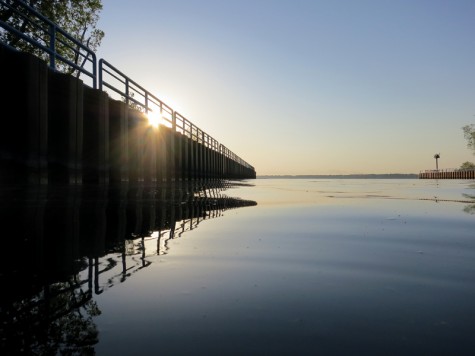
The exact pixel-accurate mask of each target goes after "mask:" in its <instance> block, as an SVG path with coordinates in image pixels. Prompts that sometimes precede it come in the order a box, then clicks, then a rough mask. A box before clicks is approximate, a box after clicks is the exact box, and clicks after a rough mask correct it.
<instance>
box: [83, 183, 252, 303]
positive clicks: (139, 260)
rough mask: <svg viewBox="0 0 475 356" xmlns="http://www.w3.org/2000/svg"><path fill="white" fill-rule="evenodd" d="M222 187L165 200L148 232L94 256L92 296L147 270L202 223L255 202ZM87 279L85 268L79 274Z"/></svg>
mask: <svg viewBox="0 0 475 356" xmlns="http://www.w3.org/2000/svg"><path fill="white" fill-rule="evenodd" d="M220 189H223V188H222V187H215V188H212V189H208V190H206V193H204V192H203V191H202V193H203V196H194V195H193V194H192V195H188V196H189V198H185V199H184V200H183V199H178V200H174V198H173V197H172V200H168V201H167V202H166V203H165V204H164V205H163V204H162V207H161V209H159V211H158V214H157V223H156V224H155V226H154V227H153V229H152V230H150V231H148V232H144V233H142V234H134V233H132V234H130V235H129V236H128V237H126V238H125V239H124V240H123V241H122V242H120V243H119V244H118V245H116V246H115V248H114V252H111V253H108V254H106V255H104V256H101V257H94V266H93V268H94V291H95V293H96V294H100V293H102V292H103V291H104V290H107V289H108V288H110V287H112V286H114V285H115V284H117V283H122V282H124V281H125V280H126V279H127V278H129V277H130V276H132V275H133V274H135V273H137V272H138V271H140V270H141V269H143V268H145V267H148V266H149V265H150V264H151V263H152V261H150V260H148V258H151V257H152V256H157V255H165V254H168V252H169V250H170V246H169V243H170V241H172V240H176V239H177V238H181V237H182V236H183V234H185V233H186V232H189V231H192V230H193V229H196V228H197V227H198V225H199V224H200V223H201V222H202V221H204V220H209V219H213V218H217V217H220V216H222V215H223V212H224V211H225V210H228V209H233V208H238V207H243V206H250V205H255V202H252V201H246V200H241V199H236V198H230V197H227V196H225V195H222V194H221V193H220ZM80 275H81V277H82V278H89V277H88V276H89V275H90V274H89V273H88V272H87V268H86V269H84V270H83V271H82V272H81V273H80Z"/></svg>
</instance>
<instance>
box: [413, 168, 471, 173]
mask: <svg viewBox="0 0 475 356" xmlns="http://www.w3.org/2000/svg"><path fill="white" fill-rule="evenodd" d="M472 171H475V168H443V169H424V170H421V171H420V173H438V172H439V173H440V172H441V173H450V172H472Z"/></svg>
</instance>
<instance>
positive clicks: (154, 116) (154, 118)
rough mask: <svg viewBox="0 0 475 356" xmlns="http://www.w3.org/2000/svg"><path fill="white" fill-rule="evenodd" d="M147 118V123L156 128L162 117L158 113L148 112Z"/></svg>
mask: <svg viewBox="0 0 475 356" xmlns="http://www.w3.org/2000/svg"><path fill="white" fill-rule="evenodd" d="M147 118H148V123H149V124H150V125H151V126H153V127H156V128H158V126H160V124H161V121H162V120H163V119H162V115H160V112H158V111H152V110H150V111H149V112H148V113H147Z"/></svg>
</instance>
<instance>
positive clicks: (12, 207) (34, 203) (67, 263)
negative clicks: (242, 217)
mask: <svg viewBox="0 0 475 356" xmlns="http://www.w3.org/2000/svg"><path fill="white" fill-rule="evenodd" d="M228 186H229V183H225V182H222V181H214V182H213V183H206V184H205V183H203V182H201V183H199V182H197V181H196V182H193V183H190V184H186V185H185V184H184V183H182V184H179V183H176V184H174V185H173V186H171V185H169V186H162V187H159V188H158V189H145V188H134V189H129V188H127V187H126V186H124V187H119V188H116V189H114V190H111V189H99V188H96V187H94V188H92V187H85V186H83V187H81V186H75V187H64V188H52V187H48V186H44V187H42V188H40V189H35V190H32V191H30V192H24V191H18V192H15V191H8V192H4V191H2V192H0V198H1V199H0V226H1V229H2V235H3V236H5V238H4V240H3V247H4V248H3V256H2V259H1V262H0V263H1V267H2V269H1V271H2V274H1V275H0V283H1V285H2V294H1V297H0V298H1V309H0V325H1V327H0V339H1V340H2V341H1V343H2V344H1V349H0V350H4V351H5V350H10V351H11V350H19V349H18V348H17V347H20V348H22V349H25V350H29V351H33V352H34V353H35V352H36V353H45V348H47V347H51V349H50V350H46V353H47V354H56V353H58V352H59V351H60V350H62V351H65V350H68V352H69V351H74V350H75V351H77V352H86V351H87V350H90V349H91V348H92V349H93V345H94V344H95V343H97V330H96V328H95V325H94V323H93V319H92V318H93V317H94V316H96V315H98V314H100V310H98V308H97V305H96V304H95V302H94V299H93V296H94V294H100V293H102V292H104V291H105V290H107V289H108V288H111V287H112V286H114V285H116V284H118V283H122V282H124V281H125V280H127V279H128V278H129V277H131V276H133V275H134V274H135V273H137V272H138V271H140V270H141V269H143V268H146V267H147V266H149V265H150V264H151V263H152V262H153V259H152V256H156V255H162V254H166V253H169V250H170V245H169V242H170V241H171V240H173V239H178V238H181V237H183V235H184V234H185V233H187V232H189V231H191V230H193V229H196V228H197V227H198V226H199V224H200V223H201V222H202V221H203V220H208V219H213V218H216V217H220V216H222V215H223V212H224V211H225V210H227V209H232V208H238V207H244V206H251V205H255V204H256V203H255V202H252V201H245V200H241V199H236V198H230V197H227V196H226V195H224V193H223V191H224V190H225V189H226V188H227V187H228ZM78 329H79V331H78ZM78 332H79V333H78ZM75 333H78V334H77V335H76V334H75ZM49 351H51V352H49ZM0 352H1V351H0ZM2 354H4V353H3V352H2Z"/></svg>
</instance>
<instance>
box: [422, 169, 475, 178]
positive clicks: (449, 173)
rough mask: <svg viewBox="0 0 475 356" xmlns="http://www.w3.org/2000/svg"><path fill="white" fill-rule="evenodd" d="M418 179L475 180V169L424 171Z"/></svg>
mask: <svg viewBox="0 0 475 356" xmlns="http://www.w3.org/2000/svg"><path fill="white" fill-rule="evenodd" d="M419 179H475V169H445V170H444V169H442V170H440V169H439V170H425V171H421V172H420V173H419Z"/></svg>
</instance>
